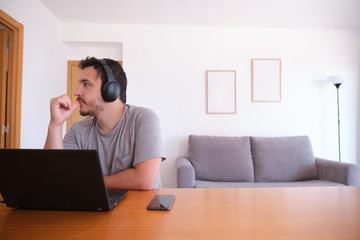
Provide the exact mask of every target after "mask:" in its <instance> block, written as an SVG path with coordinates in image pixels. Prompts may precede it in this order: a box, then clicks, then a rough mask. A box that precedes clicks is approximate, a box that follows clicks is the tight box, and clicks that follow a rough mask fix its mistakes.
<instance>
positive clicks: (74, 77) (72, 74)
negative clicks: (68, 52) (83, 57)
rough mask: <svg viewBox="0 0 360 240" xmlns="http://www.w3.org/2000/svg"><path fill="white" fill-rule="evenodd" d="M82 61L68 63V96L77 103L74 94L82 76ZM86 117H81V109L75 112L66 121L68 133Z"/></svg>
mask: <svg viewBox="0 0 360 240" xmlns="http://www.w3.org/2000/svg"><path fill="white" fill-rule="evenodd" d="M79 62H80V61H68V87H67V95H68V96H69V97H70V99H71V102H75V101H76V97H75V96H74V92H75V90H76V89H77V87H78V79H79V76H80V72H81V69H80V68H79ZM84 118H85V117H83V116H81V115H80V108H77V109H75V110H74V112H73V113H72V114H71V116H70V117H69V118H68V119H67V120H66V131H67V130H69V128H70V127H71V125H72V124H73V123H74V122H77V121H80V120H81V119H84Z"/></svg>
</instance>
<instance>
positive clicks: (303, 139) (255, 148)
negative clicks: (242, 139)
mask: <svg viewBox="0 0 360 240" xmlns="http://www.w3.org/2000/svg"><path fill="white" fill-rule="evenodd" d="M250 142H251V152H252V158H253V161H254V171H255V176H254V177H255V182H289V181H302V180H310V179H317V178H318V171H317V167H316V163H315V157H314V153H313V150H312V147H311V143H310V139H309V137H307V136H293V137H250Z"/></svg>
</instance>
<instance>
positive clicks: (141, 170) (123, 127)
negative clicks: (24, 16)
mask: <svg viewBox="0 0 360 240" xmlns="http://www.w3.org/2000/svg"><path fill="white" fill-rule="evenodd" d="M104 61H105V62H104ZM79 67H80V69H82V70H81V73H80V76H79V80H78V82H79V86H78V88H77V90H76V91H75V93H74V95H75V96H76V97H77V101H76V102H74V103H71V100H70V98H69V97H68V96H67V95H66V94H65V95H62V96H59V97H56V98H53V99H51V101H50V112H51V119H50V123H49V128H48V135H47V138H46V143H45V148H50V149H51V148H55V149H62V148H67V149H96V150H97V151H98V153H99V157H100V162H101V167H102V171H103V174H104V180H105V185H106V187H107V188H108V189H137V190H149V189H151V188H160V187H161V182H160V173H159V169H160V164H161V161H162V160H165V157H164V154H163V150H162V143H161V134H160V124H159V119H158V117H157V115H156V114H155V113H154V112H153V111H151V110H150V109H146V108H140V107H135V106H132V105H127V104H126V86H127V79H126V75H125V72H124V71H123V69H122V67H121V65H120V64H119V63H118V62H116V61H114V60H111V59H96V58H94V57H92V58H89V57H88V58H86V59H83V60H81V62H80V64H79ZM106 67H107V70H106ZM106 71H108V72H106ZM109 71H111V72H109ZM109 74H110V75H113V78H114V79H115V80H116V82H118V83H116V85H117V84H119V86H117V87H120V94H119V96H118V97H117V96H115V98H116V100H114V99H115V98H114V99H110V100H109V99H107V97H106V96H105V95H106V94H105V95H104V92H105V91H104V89H103V87H104V86H105V84H108V83H109V82H110V83H115V81H114V80H113V81H112V82H111V77H112V76H109ZM104 99H105V100H106V101H105V100H104ZM78 107H80V114H81V115H83V116H88V115H89V117H87V118H85V119H83V120H81V121H78V122H76V123H74V124H73V125H72V126H71V127H70V129H69V131H68V132H67V133H66V135H65V138H64V140H63V139H62V129H63V124H64V122H65V121H66V119H67V118H69V116H70V115H71V113H72V112H73V111H74V110H75V109H76V108H78ZM84 167H86V166H84Z"/></svg>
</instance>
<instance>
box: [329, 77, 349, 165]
mask: <svg viewBox="0 0 360 240" xmlns="http://www.w3.org/2000/svg"><path fill="white" fill-rule="evenodd" d="M328 81H329V82H330V83H331V84H333V85H334V86H335V87H336V95H337V118H338V146H339V162H341V151H340V145H341V144H340V106H339V87H340V86H341V84H342V83H343V82H344V81H345V78H344V77H342V76H331V77H329V78H328Z"/></svg>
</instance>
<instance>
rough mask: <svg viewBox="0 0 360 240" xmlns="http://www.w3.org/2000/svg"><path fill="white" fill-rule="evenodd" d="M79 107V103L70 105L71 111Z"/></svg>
mask: <svg viewBox="0 0 360 240" xmlns="http://www.w3.org/2000/svg"><path fill="white" fill-rule="evenodd" d="M78 107H80V103H79V102H78V101H76V102H74V103H73V104H71V107H70V108H71V109H72V110H74V109H76V108H78Z"/></svg>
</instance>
